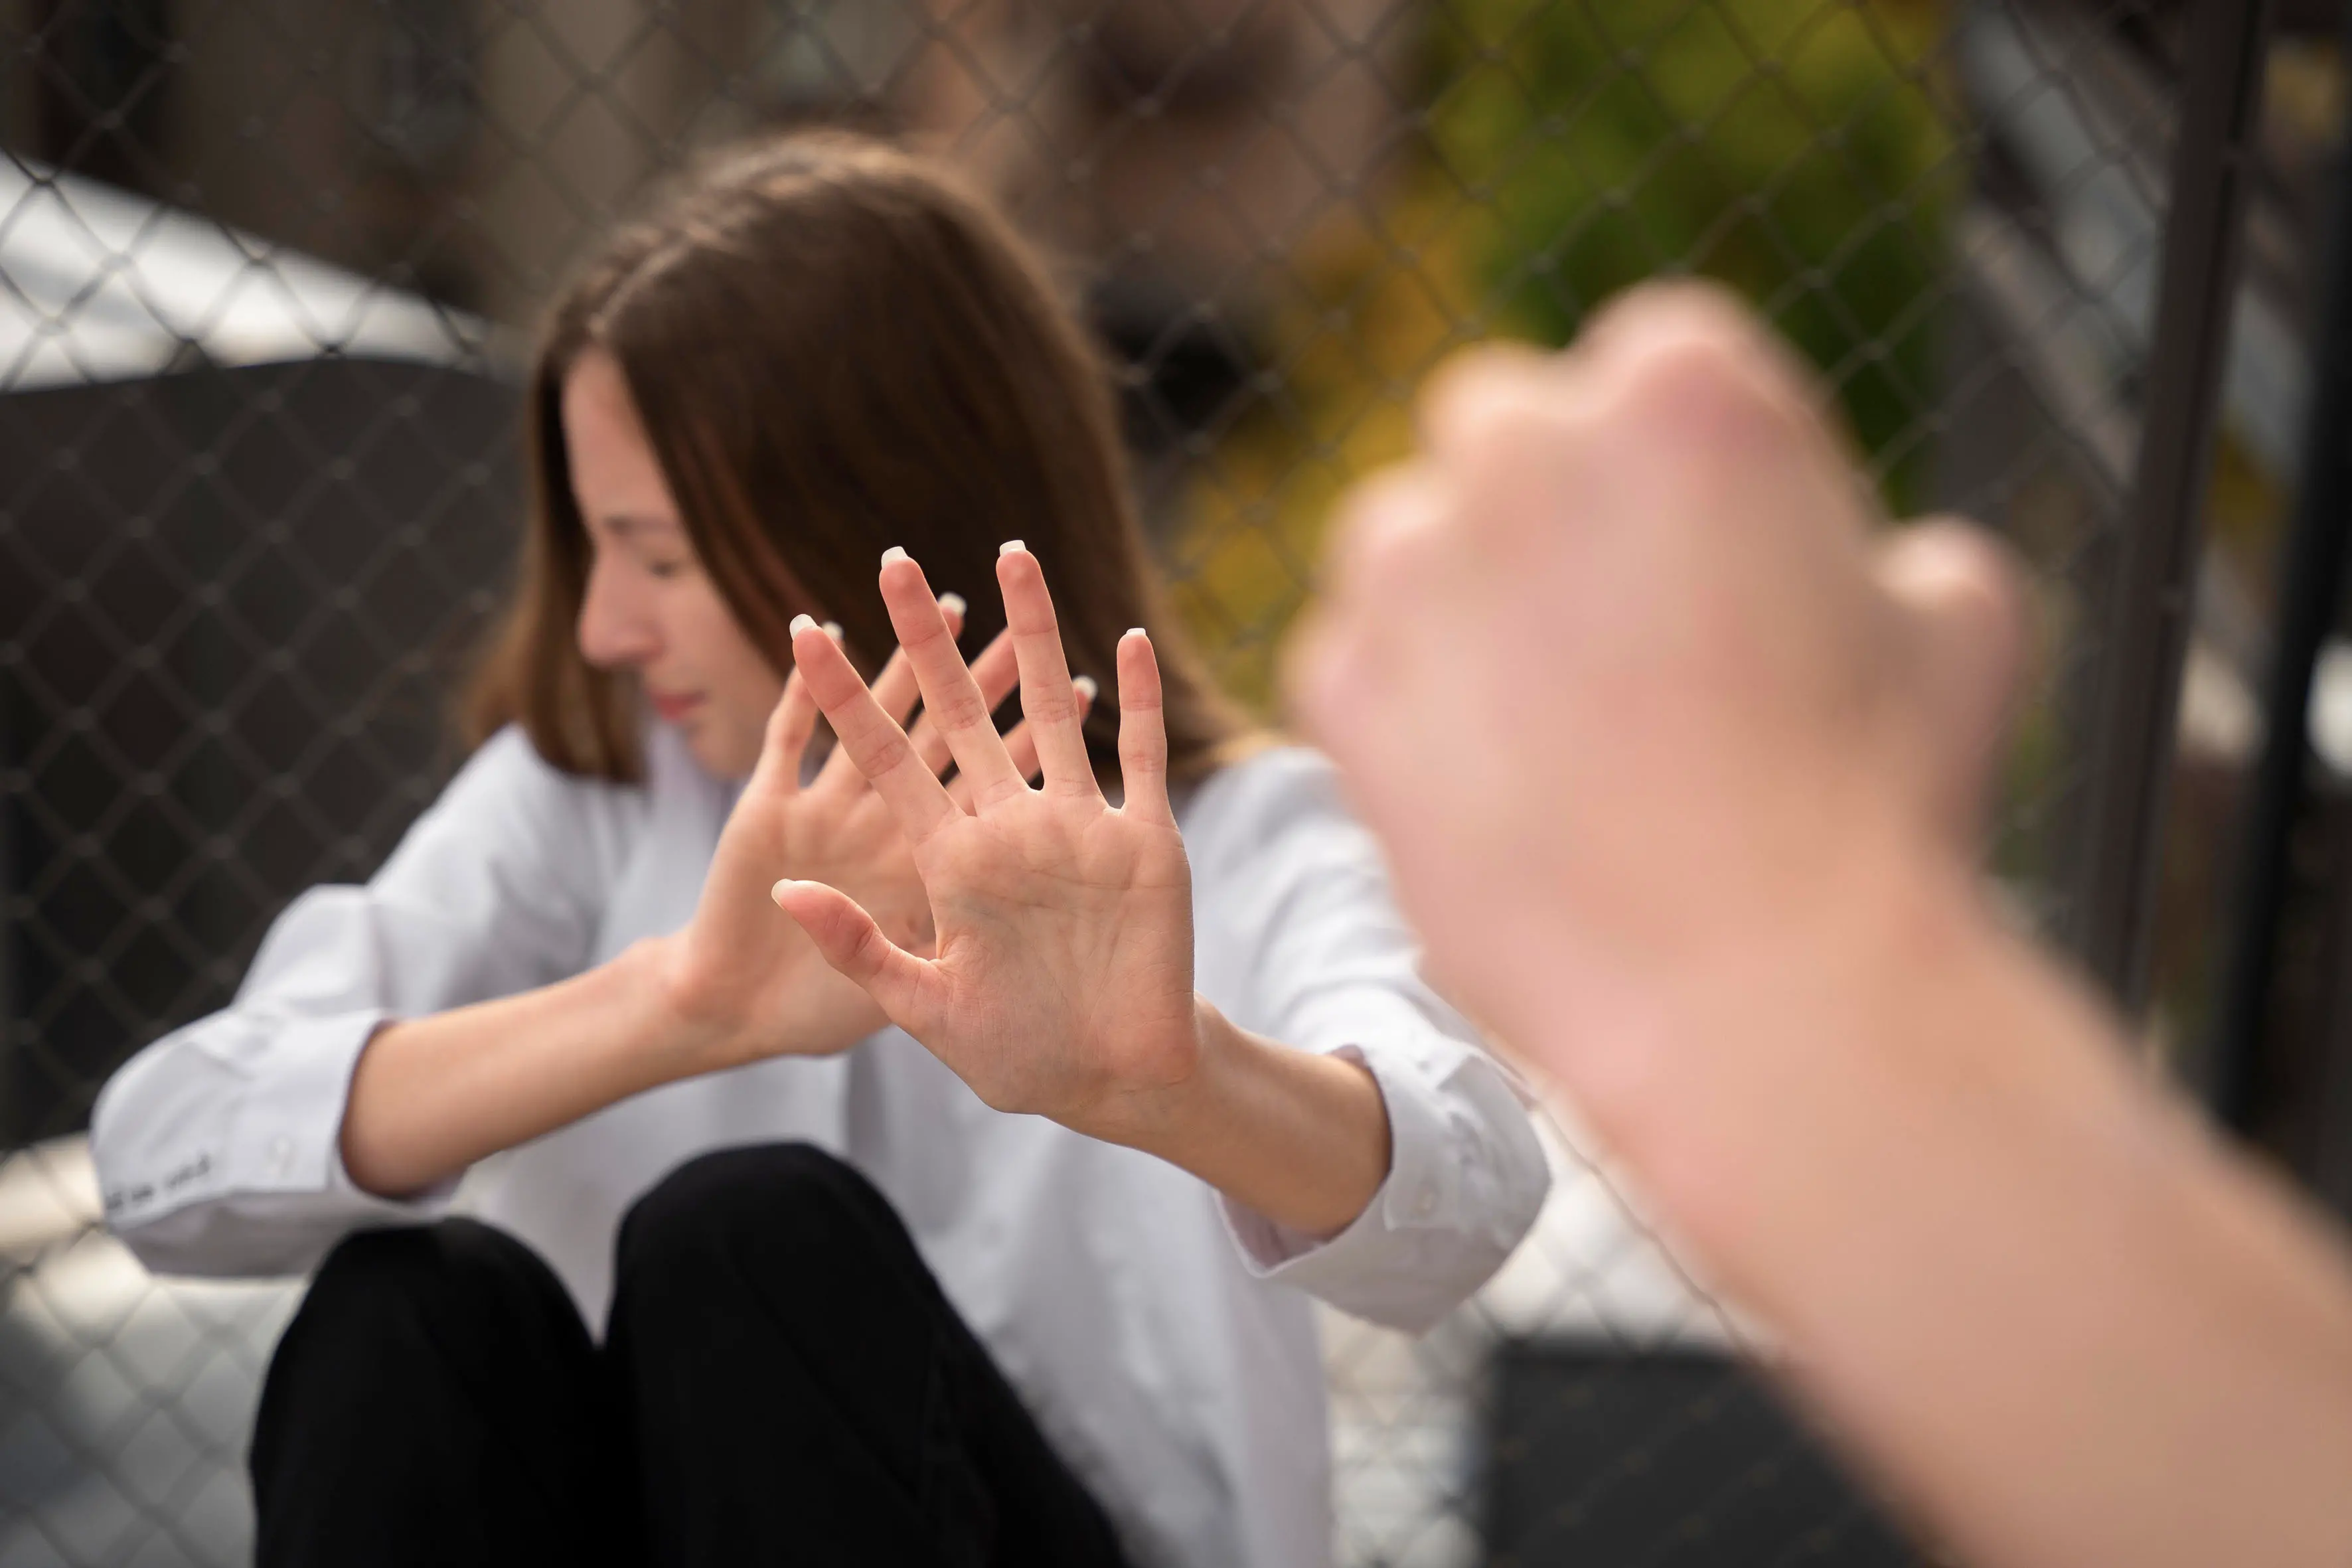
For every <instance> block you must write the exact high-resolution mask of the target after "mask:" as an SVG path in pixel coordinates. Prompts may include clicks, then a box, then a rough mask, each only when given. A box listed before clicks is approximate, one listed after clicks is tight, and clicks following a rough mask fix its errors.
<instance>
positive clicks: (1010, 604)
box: [996, 539, 1100, 795]
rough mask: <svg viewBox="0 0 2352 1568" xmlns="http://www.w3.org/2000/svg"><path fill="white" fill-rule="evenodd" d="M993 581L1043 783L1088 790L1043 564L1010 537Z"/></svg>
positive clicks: (1066, 790) (1072, 692)
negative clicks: (1016, 663) (1017, 664)
mask: <svg viewBox="0 0 2352 1568" xmlns="http://www.w3.org/2000/svg"><path fill="white" fill-rule="evenodd" d="M996 583H997V586H999V587H1000V588H1002V589H1003V591H1004V625H1005V628H1006V629H1007V630H1009V631H1010V632H1012V634H1013V655H1014V657H1015V658H1017V659H1018V660H1019V662H1020V665H1021V711H1022V713H1023V714H1024V715H1025V716H1026V717H1027V719H1028V721H1029V730H1030V732H1031V733H1032V734H1034V736H1035V737H1036V742H1037V756H1038V760H1039V762H1040V763H1041V764H1042V768H1041V772H1042V773H1043V774H1044V777H1045V787H1046V788H1047V789H1049V790H1053V791H1055V792H1056V793H1059V794H1063V795H1093V794H1095V793H1097V791H1098V789H1099V788H1100V786H1099V785H1098V784H1096V783H1095V771H1094V768H1093V766H1092V765H1091V764H1090V763H1089V762H1088V759H1087V736H1086V731H1085V730H1084V728H1083V727H1082V726H1081V724H1080V721H1079V712H1078V697H1077V692H1076V689H1074V688H1073V687H1072V685H1071V684H1070V666H1069V660H1068V659H1067V658H1066V657H1065V656H1064V654H1063V652H1062V627H1061V623H1060V622H1059V621H1057V620H1056V619H1055V616H1054V595H1052V594H1051V593H1050V592H1048V591H1047V589H1046V587H1045V568H1044V567H1042V566H1040V565H1039V564H1038V563H1037V558H1036V557H1035V556H1034V555H1032V554H1031V553H1030V552H1029V547H1028V546H1027V545H1025V544H1024V543H1022V542H1021V541H1019V540H1017V539H1015V540H1013V541H1011V542H1008V543H1006V544H1005V545H1004V546H1003V548H1001V549H1000V550H998V551H997V552H996Z"/></svg>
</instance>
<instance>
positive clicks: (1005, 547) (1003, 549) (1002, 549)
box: [996, 539, 1029, 555]
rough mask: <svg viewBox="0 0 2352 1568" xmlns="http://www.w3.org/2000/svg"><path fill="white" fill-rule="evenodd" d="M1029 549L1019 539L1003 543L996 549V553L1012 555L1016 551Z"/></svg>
mask: <svg viewBox="0 0 2352 1568" xmlns="http://www.w3.org/2000/svg"><path fill="white" fill-rule="evenodd" d="M1028 548H1029V547H1028V546H1027V545H1025V544H1024V543H1022V542H1020V541H1019V540H1017V539H1008V540H1006V541H1005V542H1003V543H1002V544H1000V545H998V546H997V547H996V552H997V553H998V554H999V555H1010V554H1012V553H1013V552H1014V551H1016V550H1026V549H1028Z"/></svg>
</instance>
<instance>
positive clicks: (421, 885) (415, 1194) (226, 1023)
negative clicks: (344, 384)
mask: <svg viewBox="0 0 2352 1568" xmlns="http://www.w3.org/2000/svg"><path fill="white" fill-rule="evenodd" d="M948 613H949V614H950V615H951V616H952V615H954V614H956V613H957V607H956V606H954V605H950V608H949V612H948ZM977 668H978V669H979V670H980V672H981V676H982V681H983V682H984V683H985V685H986V687H987V688H988V689H990V690H992V691H993V692H994V693H995V694H996V696H997V697H999V698H1001V697H1002V696H1003V695H1004V694H1005V693H1006V692H1008V691H1009V690H1010V689H1011V687H1012V683H1013V658H1012V649H1011V647H1010V645H1009V644H1008V643H1005V642H1003V639H1000V640H999V642H998V644H997V645H995V646H993V647H992V648H991V649H990V650H989V651H988V652H986V653H983V654H982V657H981V658H980V659H979V661H978V662H977ZM877 686H878V687H879V689H881V690H882V692H883V694H884V700H886V701H887V702H889V703H891V704H892V705H893V706H894V709H895V710H897V711H898V712H900V713H904V712H905V711H907V710H908V709H911V707H912V706H913V703H914V700H915V689H914V683H913V680H912V678H911V676H910V675H909V674H908V671H907V670H906V668H905V667H904V664H903V662H901V663H899V664H898V665H896V666H893V667H889V668H886V669H885V671H884V673H883V675H882V676H881V677H880V679H879V680H878V682H877ZM814 721H815V714H814V708H813V706H812V705H811V704H810V702H809V701H808V700H807V698H806V696H805V693H804V691H803V689H801V687H800V686H799V685H798V684H797V683H796V682H794V683H788V685H787V689H786V691H785V695H784V699H783V700H782V702H781V703H780V704H779V706H778V708H777V710H776V712H775V714H774V716H773V717H772V721H771V723H770V727H769V732H768V736H767V745H766V748H765V750H764V752H763V755H762V757H761V762H760V763H759V766H758V768H757V770H756V773H755V777H754V778H753V780H752V781H751V782H750V783H749V784H746V786H745V788H744V791H743V793H742V795H741V796H740V798H739V800H738V802H737V804H736V806H735V809H734V811H733V813H732V814H731V815H730V818H729V821H728V824H727V826H726V828H725V830H724V832H723V833H722V835H721V842H720V845H719V850H718V852H717V854H716V855H715V856H714V858H713V861H712V866H711V869H710V872H709V877H708V879H706V882H705V886H704V890H703V896H702V899H701V902H700V905H699V907H698V910H697V911H696V914H695V916H694V918H693V920H692V921H690V922H689V923H688V926H687V927H686V928H685V929H684V930H682V931H679V932H677V933H675V934H673V935H671V936H668V937H664V938H659V939H654V940H649V941H646V942H640V943H638V944H636V945H635V946H633V947H632V948H630V949H628V950H627V951H625V952H622V953H621V954H620V955H618V956H617V957H615V958H614V959H613V960H611V961H610V962H608V963H604V964H602V965H599V966H596V967H593V968H589V967H586V965H587V963H588V960H589V957H590V954H589V951H588V950H589V947H590V943H591V942H592V940H593V934H594V931H595V928H596V924H597V921H598V920H599V918H600V916H601V913H602V910H603V907H604V899H605V897H606V896H607V892H608V889H609V887H610V884H611V883H612V881H613V880H614V877H615V876H616V874H617V867H618V864H619V862H620V860H621V859H622V858H624V856H625V853H626V847H627V841H628V840H629V839H630V837H631V836H632V833H633V831H634V828H633V826H632V825H633V824H635V822H636V821H637V819H638V818H639V817H641V816H642V814H643V812H644V811H645V809H646V801H645V799H644V798H643V796H642V795H637V794H636V793H635V792H633V791H626V790H621V789H616V788H614V787H612V786H606V785H598V784H589V783H585V782H583V781H579V780H570V779H565V778H562V776H561V775H558V774H556V773H553V771H552V770H551V769H549V768H548V767H547V766H546V765H545V764H544V763H541V762H540V761H539V759H538V758H537V757H536V756H535V755H533V754H532V753H531V752H530V749H529V745H528V742H525V741H524V740H523V739H522V737H521V736H520V735H519V734H515V733H511V732H510V733H508V734H506V735H502V736H500V737H499V738H498V739H497V740H495V741H493V742H491V743H490V745H489V746H488V747H486V748H485V750H484V752H482V753H481V754H480V755H478V757H477V758H476V759H475V760H474V761H473V762H472V763H469V764H468V766H467V769H466V770H465V772H464V773H461V775H460V776H459V778H458V779H457V782H456V783H455V784H452V786H451V788H450V790H449V791H448V793H447V794H446V795H444V797H443V799H442V800H441V801H440V802H438V803H436V805H435V807H434V808H433V810H432V811H430V812H428V813H427V814H426V816H425V817H424V818H423V819H421V820H420V821H419V823H418V825H417V826H416V827H415V829H414V830H412V832H411V834H410V835H409V837H408V838H407V839H406V840H405V841H404V843H403V845H402V847H401V848H400V850H399V851H398V852H397V853H396V854H395V855H394V858H393V859H392V860H391V861H390V862H389V863H387V865H386V867H385V868H384V870H383V872H382V873H381V874H380V875H379V876H378V877H377V878H376V879H375V880H374V881H373V883H372V884H371V885H370V886H368V887H366V888H363V889H362V888H343V889H320V890H317V891H315V892H313V893H311V894H310V895H308V896H306V897H305V898H304V899H303V900H299V901H298V902H297V903H296V905H294V906H293V907H292V908H291V909H290V910H289V911H288V912H287V914H286V915H285V916H284V917H283V918H282V919H281V921H279V923H278V927H276V928H275V929H274V930H273V931H272V934H271V937H270V940H269V941H268V942H267V943H265V945H264V948H263V951H262V953H261V955H260V957H259V958H258V959H257V962H256V964H255V967H254V971H253V973H252V974H251V975H250V976H248V978H247V984H246V985H245V987H244V988H243V989H242V991H241V992H240V994H239V996H238V999H237V1001H236V1005H233V1006H232V1007H231V1008H230V1009H228V1010H227V1011H226V1012H225V1013H222V1014H220V1015H216V1016H214V1017H212V1018H207V1019H205V1020H202V1021H200V1022H198V1023H197V1024H194V1025H192V1026H189V1027H188V1028H186V1029H184V1030H181V1031H179V1032H177V1033H176V1034H174V1035H173V1036H170V1037H165V1038H164V1039H163V1040H161V1041H159V1042H157V1043H156V1045H154V1046H153V1047H150V1048H149V1049H148V1050H147V1051H145V1052H142V1054H141V1056H140V1057H139V1058H136V1059H134V1060H133V1061H132V1062H131V1064H130V1065H129V1066H127V1067H126V1068H124V1069H123V1070H122V1072H121V1073H120V1074H119V1075H117V1078H116V1079H115V1080H114V1081H113V1082H112V1083H110V1085H109V1086H108V1089H107V1091H106V1093H105V1094H104V1095H103V1096H102V1097H101V1099H100V1104H99V1106H98V1108H97V1111H96V1114H95V1116H94V1119H93V1143H94V1149H95V1152H96V1155H97V1158H98V1162H99V1165H100V1174H101V1178H102V1181H103V1184H104V1185H105V1188H106V1191H107V1194H108V1206H109V1213H110V1217H111V1218H112V1220H113V1222H114V1224H115V1225H116V1226H117V1228H118V1229H119V1230H121V1232H122V1233H123V1234H124V1236H125V1237H126V1238H127V1239H129V1240H130V1241H131V1244H132V1245H133V1247H136V1248H137V1249H139V1250H140V1251H141V1253H142V1256H143V1257H145V1258H147V1259H148V1260H149V1261H150V1263H151V1264H152V1265H153V1266H155V1267H157V1268H167V1269H175V1270H183V1271H188V1272H205V1273H245V1272H263V1271H271V1270H278V1269H288V1268H301V1267H304V1266H306V1265H307V1264H308V1263H309V1262H310V1260H311V1259H312V1258H315V1256H316V1255H317V1253H318V1252H319V1251H320V1249H321V1248H323V1247H325V1246H326V1245H328V1244H330V1243H331V1242H332V1240H333V1239H334V1238H335V1237H337V1236H339V1235H340V1234H341V1233H342V1232H343V1231H344V1230H347V1229H349V1228H350V1227H351V1226H352V1225H354V1224H358V1223H363V1222H365V1221H367V1220H369V1219H371V1218H375V1219H382V1218H384V1217H393V1216H399V1215H414V1214H417V1213H420V1212H425V1210H422V1209H420V1208H418V1207H417V1206H416V1205H412V1204H407V1203H406V1200H410V1199H415V1198H423V1197H429V1196H430V1195H431V1194H434V1193H435V1192H436V1190H437V1189H445V1188H446V1185H447V1184H448V1183H449V1182H450V1181H451V1180H452V1179H453V1178H454V1177H455V1176H457V1174H458V1173H461V1172H462V1171H464V1170H465V1169H466V1167H467V1165H469V1164H470V1163H473V1162H474V1161H476V1160H478V1159H480V1158H482V1157H483V1156H485V1155H488V1154H490V1153H493V1152H497V1151H499V1150H501V1149H505V1148H509V1147H511V1146H513V1145H515V1144H517V1143H520V1142H524V1141H526V1140H528V1139H530V1138H534V1137H537V1136H539V1135H541V1134H542V1133H544V1132H547V1131H552V1130H553V1129H555V1128H558V1127H561V1126H563V1125H566V1124H567V1123H569V1122H571V1121H575V1120H577V1119H579V1118H580V1117H582V1116H584V1115H587V1114H589V1113H591V1112H593V1111H594V1110H599V1109H602V1108H603V1107H604V1106H606V1105H610V1104H613V1103H614V1102H616V1101H618V1100H622V1099H625V1098H626V1097H628V1096H630V1095H632V1094H635V1093H638V1092H640V1091H642V1090H644V1089H650V1088H653V1087H655V1086H656V1085H658V1084H661V1083H666V1082H668V1081H671V1080H673V1079H679V1078H684V1077H688V1076H691V1075H694V1074H698V1073H702V1072H709V1071H713V1070H717V1069H720V1068H727V1067H730V1066H734V1065H738V1064H740V1063H742V1062H746V1061H751V1060H755V1059H759V1058H762V1057H769V1056H776V1055H785V1054H798V1055H815V1054H821V1053H824V1052H827V1051H833V1050H838V1049H841V1048H844V1047H847V1046H849V1045H851V1044H854V1043H855V1042H856V1040H858V1039H860V1038H862V1037H864V1036H865V1035H866V1034H869V1033H871V1032H872V1031H873V1030H874V1029H875V1028H877V1027H878V1026H880V1023H881V1018H880V1015H879V1013H878V1012H877V1010H876V1009H875V1008H874V1007H873V1005H872V1004H871V1003H870V1002H868V1001H867V1000H866V997H865V996H864V995H863V994H861V993H860V992H859V991H858V990H857V989H856V987H854V986H852V985H849V984H846V983H845V982H843V981H842V980H840V979H839V977H838V976H836V975H835V974H834V973H832V971H831V970H830V968H829V967H827V966H826V965H825V964H824V963H823V962H822V961H821V960H820V959H818V958H817V957H816V956H815V954H814V951H813V950H812V949H810V947H809V946H808V944H807V942H805V941H804V940H803V939H802V938H801V937H800V936H799V935H798V933H797V932H795V931H793V930H792V929H791V928H790V926H789V924H788V923H785V922H779V921H777V920H776V919H775V915H774V911H773V910H772V909H770V908H769V907H768V904H767V901H766V899H767V893H766V889H767V887H768V885H769V884H770V882H771V881H772V879H774V877H775V875H776V874H777V872H778V871H780V870H782V869H789V868H794V867H802V868H819V869H823V870H824V873H825V874H828V875H832V876H835V877H838V878H840V879H843V880H844V881H846V882H849V883H852V884H853V885H856V886H859V887H861V888H862V889H866V894H867V896H868V897H869V898H870V899H871V900H873V901H874V902H875V904H876V906H877V908H879V909H882V910H885V911H886V916H887V918H888V919H890V920H891V921H893V926H894V929H896V930H898V931H900V932H901V933H902V934H903V935H905V936H906V937H907V939H908V940H909V941H911V942H918V943H919V942H923V941H925V940H927V939H928V931H927V926H926V921H927V916H926V914H925V911H924V910H923V908H922V904H921V899H920V887H919V883H918V882H917V881H916V880H915V879H914V875H913V871H912V868H911V865H910V864H909V863H908V859H907V856H906V852H905V849H904V847H903V846H902V845H901V844H900V842H899V839H898V834H897V830H896V829H895V827H893V826H891V825H890V823H889V821H888V820H887V816H886V815H885V814H884V813H883V811H882V810H881V808H880V807H879V805H878V804H877V803H876V802H875V800H874V798H873V795H872V792H871V791H870V790H869V789H868V788H867V787H866V784H865V781H864V780H863V778H861V777H860V776H859V775H858V774H857V773H856V770H855V769H854V768H851V767H848V766H847V765H846V764H845V763H840V762H838V761H837V760H835V761H829V762H828V763H826V765H825V766H824V768H822V769H820V770H818V771H817V773H816V774H815V776H814V779H812V780H810V781H809V782H807V783H806V784H803V772H804V769H803V751H804V748H805V747H806V746H807V744H808V742H809V740H810V736H811V733H812V731H814ZM916 735H917V749H918V751H919V753H920V754H921V755H923V756H925V757H928V758H932V759H934V761H933V765H934V766H940V767H943V766H944V765H945V763H946V752H945V748H944V745H943V744H942V743H941V742H940V740H939V737H938V736H937V734H936V732H935V731H934V730H932V729H931V728H930V727H928V726H925V725H918V726H917V729H916ZM1013 748H1014V752H1015V754H1016V756H1018V757H1019V758H1021V759H1023V760H1024V762H1026V763H1028V765H1032V766H1034V755H1033V753H1032V752H1031V749H1030V747H1029V745H1028V743H1027V742H1026V740H1025V738H1024V736H1022V735H1020V734H1018V733H1016V735H1015V736H1014V737H1013ZM961 793H962V791H961V786H958V788H957V790H956V792H955V794H956V795H959V796H960V795H961Z"/></svg>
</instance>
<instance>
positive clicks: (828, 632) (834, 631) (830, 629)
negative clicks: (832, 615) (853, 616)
mask: <svg viewBox="0 0 2352 1568" xmlns="http://www.w3.org/2000/svg"><path fill="white" fill-rule="evenodd" d="M824 635H825V636H827V637H831V638H832V639H833V640H834V641H835V642H839V641H840V640H841V623H840V622H839V621H827V622H825V623H824Z"/></svg>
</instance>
